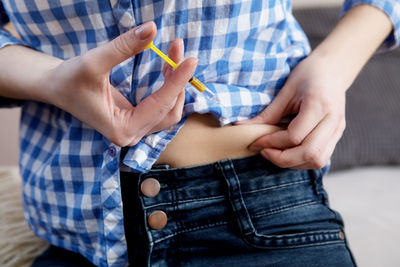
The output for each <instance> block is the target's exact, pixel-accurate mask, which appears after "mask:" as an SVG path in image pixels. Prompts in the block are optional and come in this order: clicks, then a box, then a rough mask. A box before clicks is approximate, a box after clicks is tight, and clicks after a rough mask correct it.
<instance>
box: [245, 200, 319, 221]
mask: <svg viewBox="0 0 400 267" xmlns="http://www.w3.org/2000/svg"><path fill="white" fill-rule="evenodd" d="M317 203H319V202H318V201H315V200H312V201H302V202H297V203H296V204H292V205H286V206H282V207H280V208H276V209H272V210H270V211H268V212H260V213H256V214H254V215H253V216H252V217H253V218H258V217H262V216H269V215H272V214H277V213H280V212H283V211H288V210H291V209H296V208H300V207H306V206H310V205H313V204H317Z"/></svg>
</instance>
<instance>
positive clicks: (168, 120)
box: [149, 91, 185, 133]
mask: <svg viewBox="0 0 400 267" xmlns="http://www.w3.org/2000/svg"><path fill="white" fill-rule="evenodd" d="M184 103H185V91H182V92H181V93H180V94H179V96H178V98H177V100H176V103H175V106H174V107H173V108H172V109H171V111H170V112H169V113H168V114H167V115H166V116H165V118H164V119H163V120H162V121H161V122H160V124H158V125H156V126H155V127H154V128H153V129H151V130H150V131H149V133H155V132H158V131H161V130H163V129H168V128H169V127H171V126H173V125H175V124H177V123H178V122H179V121H180V120H181V119H182V113H183V105H184Z"/></svg>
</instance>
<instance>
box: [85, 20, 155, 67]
mask: <svg viewBox="0 0 400 267" xmlns="http://www.w3.org/2000/svg"><path fill="white" fill-rule="evenodd" d="M156 33H157V27H156V25H155V24H154V22H146V23H144V24H142V25H140V26H138V27H135V28H133V29H131V30H129V31H127V32H125V33H123V34H121V35H120V36H118V37H117V38H115V39H114V40H112V41H111V42H108V43H106V44H104V45H102V46H99V47H97V48H94V49H92V50H89V51H88V52H87V53H86V54H85V56H86V58H87V61H88V63H89V64H90V66H92V67H93V69H95V70H96V72H98V73H99V74H100V73H101V74H103V73H106V72H109V71H110V70H111V69H112V68H113V67H114V66H116V65H118V64H119V63H121V62H123V61H125V60H127V59H128V58H130V57H132V56H134V55H136V54H138V53H140V52H141V51H142V50H143V49H144V48H145V46H146V45H148V44H149V43H150V42H151V41H153V39H154V37H155V36H156Z"/></svg>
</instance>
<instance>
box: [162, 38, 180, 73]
mask: <svg viewBox="0 0 400 267" xmlns="http://www.w3.org/2000/svg"><path fill="white" fill-rule="evenodd" d="M183 52H184V47H183V40H182V39H175V40H174V41H172V43H171V45H170V47H169V50H168V56H169V58H170V59H172V61H174V62H175V63H176V64H177V65H179V64H181V62H182V61H183V60H184V56H183V54H184V53H183ZM173 70H174V68H173V67H171V66H170V65H169V64H167V63H165V64H164V66H163V74H164V77H166V76H168V75H169V74H170V73H171V72H172V71H173Z"/></svg>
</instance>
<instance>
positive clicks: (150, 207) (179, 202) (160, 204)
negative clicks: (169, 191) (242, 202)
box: [144, 196, 224, 209]
mask: <svg viewBox="0 0 400 267" xmlns="http://www.w3.org/2000/svg"><path fill="white" fill-rule="evenodd" d="M219 198H224V196H216V197H204V198H197V199H188V200H180V201H175V202H162V203H157V204H154V205H150V206H144V208H145V209H152V208H155V207H159V206H167V205H179V204H185V203H191V202H196V201H207V200H214V199H219Z"/></svg>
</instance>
